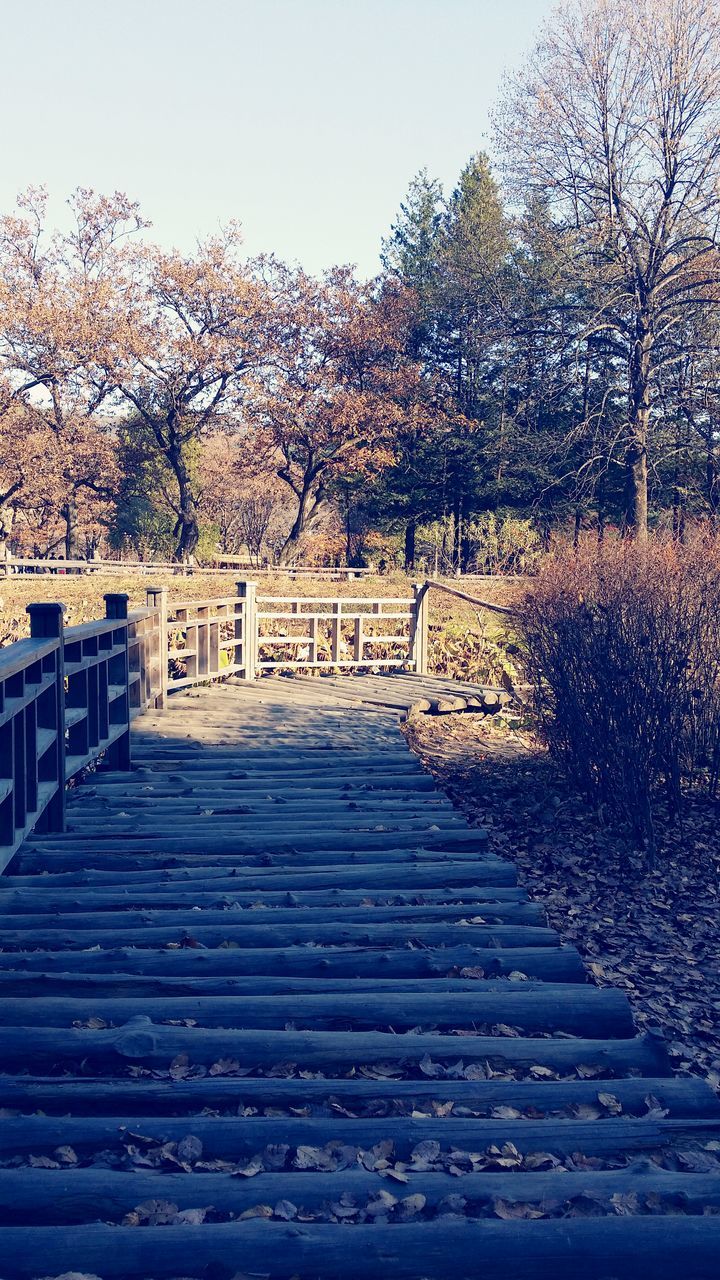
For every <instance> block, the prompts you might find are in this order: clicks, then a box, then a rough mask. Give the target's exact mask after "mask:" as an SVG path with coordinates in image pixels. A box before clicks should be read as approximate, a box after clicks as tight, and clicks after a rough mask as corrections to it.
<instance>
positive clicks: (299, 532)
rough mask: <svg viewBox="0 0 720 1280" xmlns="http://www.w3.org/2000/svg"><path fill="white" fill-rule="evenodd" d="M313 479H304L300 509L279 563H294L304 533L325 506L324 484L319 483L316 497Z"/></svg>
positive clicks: (300, 496) (281, 552) (299, 502)
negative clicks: (312, 491) (313, 493)
mask: <svg viewBox="0 0 720 1280" xmlns="http://www.w3.org/2000/svg"><path fill="white" fill-rule="evenodd" d="M312 484H313V480H312V477H306V478H305V479H304V480H303V484H302V489H301V491H300V493H299V494H298V509H297V513H296V515H295V519H294V521H293V526H292V529H291V530H290V532H289V534H288V536H287V538H286V540H285V543H284V545H283V547H282V549H281V551H280V555H279V557H278V562H279V564H283V565H288V564H292V563H293V562H294V561H295V560H296V559H297V555H298V552H299V550H300V544H301V542H302V539H303V535H304V534H306V533H307V532H308V531H309V530H310V529H311V528H312V525H313V524H314V523H315V522H316V521H317V519H318V517H319V515H320V512H321V510H322V508H323V507H324V506H325V494H324V492H323V488H322V484H320V485H319V487H318V489H317V492H316V494H315V497H314V498H313V497H312V496H311V489H312Z"/></svg>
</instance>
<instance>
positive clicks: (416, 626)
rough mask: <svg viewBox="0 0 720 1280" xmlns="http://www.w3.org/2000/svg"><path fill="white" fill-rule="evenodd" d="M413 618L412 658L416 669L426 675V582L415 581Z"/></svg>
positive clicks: (421, 674)
mask: <svg viewBox="0 0 720 1280" xmlns="http://www.w3.org/2000/svg"><path fill="white" fill-rule="evenodd" d="M413 596H414V597H415V599H414V602H413V620H412V632H411V635H410V658H411V659H412V661H413V662H414V664H415V671H416V672H417V674H418V675H420V676H426V675H427V671H428V586H427V583H426V582H415V583H413Z"/></svg>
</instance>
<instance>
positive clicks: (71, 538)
mask: <svg viewBox="0 0 720 1280" xmlns="http://www.w3.org/2000/svg"><path fill="white" fill-rule="evenodd" d="M60 514H61V516H62V518H63V520H64V521H65V559H66V560H77V559H78V555H79V553H78V541H77V504H76V502H75V498H74V497H72V498H68V500H67V502H66V503H64V505H63V507H62V510H61V512H60Z"/></svg>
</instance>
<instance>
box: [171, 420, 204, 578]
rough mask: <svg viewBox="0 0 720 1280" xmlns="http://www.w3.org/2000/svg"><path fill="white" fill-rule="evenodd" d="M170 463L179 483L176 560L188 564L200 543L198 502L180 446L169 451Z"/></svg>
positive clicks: (175, 530)
mask: <svg viewBox="0 0 720 1280" xmlns="http://www.w3.org/2000/svg"><path fill="white" fill-rule="evenodd" d="M168 461H169V463H170V466H171V467H172V470H173V475H174V476H175V479H176V481H177V487H178V499H179V501H178V517H177V520H176V522H175V529H174V533H175V537H176V538H177V540H178V541H177V546H176V547H175V553H174V559H175V560H177V561H179V562H180V563H181V564H187V562H188V561H189V560H190V558H191V556H192V555H193V554H194V552H195V548H196V547H197V544H198V542H199V541H200V526H199V524H198V513H197V502H196V499H195V495H194V493H193V489H192V481H191V479H190V473H189V471H188V468H187V465H186V462H185V459H184V457H183V455H182V449H181V447H180V446H179V445H177V446H176V447H174V448H172V449H170V450H169V452H168Z"/></svg>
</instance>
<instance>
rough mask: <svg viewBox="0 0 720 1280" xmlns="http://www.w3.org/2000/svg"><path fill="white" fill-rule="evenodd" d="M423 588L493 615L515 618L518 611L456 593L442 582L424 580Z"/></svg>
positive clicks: (507, 606) (455, 589)
mask: <svg viewBox="0 0 720 1280" xmlns="http://www.w3.org/2000/svg"><path fill="white" fill-rule="evenodd" d="M425 586H426V587H428V588H429V587H432V588H433V590H434V591H442V592H444V593H445V595H447V596H455V598H456V599H457V600H465V602H466V603H467V604H473V605H475V607H476V608H478V609H490V610H491V611H492V612H493V613H504V614H506V615H507V616H508V617H511V618H516V617H517V616H518V613H519V611H518V610H517V609H513V608H511V606H510V605H505V604H493V603H492V602H491V601H490V600H480V599H478V597H477V596H471V595H468V593H467V591H458V589H457V587H448V586H447V585H446V583H444V582H438V581H437V579H435V578H426V579H425Z"/></svg>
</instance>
